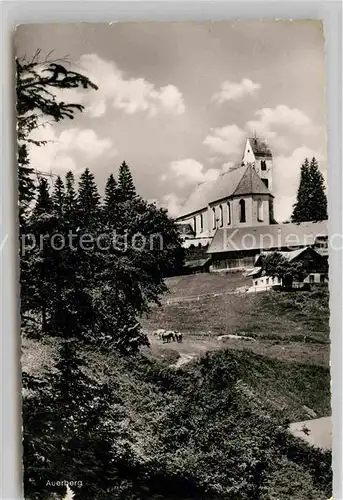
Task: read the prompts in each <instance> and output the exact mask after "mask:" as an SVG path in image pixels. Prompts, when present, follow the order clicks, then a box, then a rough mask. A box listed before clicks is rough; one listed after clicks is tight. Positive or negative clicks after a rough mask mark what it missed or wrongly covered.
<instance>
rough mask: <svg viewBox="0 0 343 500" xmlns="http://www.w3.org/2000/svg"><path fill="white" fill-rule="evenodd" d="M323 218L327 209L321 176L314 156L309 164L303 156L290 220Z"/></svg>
mask: <svg viewBox="0 0 343 500" xmlns="http://www.w3.org/2000/svg"><path fill="white" fill-rule="evenodd" d="M325 219H327V211H326V196H325V192H324V180H323V176H322V174H321V173H320V171H319V169H318V164H317V161H316V160H315V158H313V159H312V161H311V164H310V163H309V161H308V159H307V158H305V161H304V163H303V164H302V166H301V171H300V183H299V188H298V193H297V201H296V203H295V204H294V206H293V213H292V217H291V221H292V222H295V223H299V222H310V221H318V220H325Z"/></svg>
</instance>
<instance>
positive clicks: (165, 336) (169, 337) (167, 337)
mask: <svg viewBox="0 0 343 500" xmlns="http://www.w3.org/2000/svg"><path fill="white" fill-rule="evenodd" d="M174 335H175V334H174V332H173V331H172V330H168V331H167V332H166V331H164V332H163V333H162V341H163V343H164V344H165V343H166V342H167V343H169V342H172V341H173V340H174V338H175V337H174Z"/></svg>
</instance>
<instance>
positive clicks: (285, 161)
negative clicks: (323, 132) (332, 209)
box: [273, 146, 326, 222]
mask: <svg viewBox="0 0 343 500" xmlns="http://www.w3.org/2000/svg"><path fill="white" fill-rule="evenodd" d="M313 156H315V157H316V158H317V160H318V162H319V166H320V169H321V171H322V173H323V175H324V178H325V173H326V163H325V158H324V156H323V154H321V153H320V152H319V151H315V150H313V149H311V148H308V147H306V146H301V147H298V148H296V149H295V150H293V151H292V152H291V153H290V154H289V155H279V156H276V157H275V158H274V172H273V194H274V196H275V200H274V211H275V218H276V220H277V221H279V222H284V221H286V220H288V219H289V218H290V216H291V213H292V206H293V204H294V203H295V201H296V196H297V190H298V186H299V180H300V167H301V164H302V163H303V161H304V159H305V158H309V159H311V158H312V157H313Z"/></svg>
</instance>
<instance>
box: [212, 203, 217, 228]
mask: <svg viewBox="0 0 343 500" xmlns="http://www.w3.org/2000/svg"><path fill="white" fill-rule="evenodd" d="M212 216H213V229H215V228H216V227H217V219H216V209H215V207H213V208H212Z"/></svg>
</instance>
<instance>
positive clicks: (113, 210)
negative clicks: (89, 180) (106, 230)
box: [103, 174, 119, 228]
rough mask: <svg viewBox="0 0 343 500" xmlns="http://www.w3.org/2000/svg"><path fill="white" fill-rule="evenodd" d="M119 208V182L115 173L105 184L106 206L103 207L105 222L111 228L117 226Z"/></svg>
mask: <svg viewBox="0 0 343 500" xmlns="http://www.w3.org/2000/svg"><path fill="white" fill-rule="evenodd" d="M118 208H119V189H118V184H117V182H116V180H115V178H114V176H113V174H111V175H110V176H109V178H108V179H107V182H106V186H105V197H104V208H103V214H104V217H105V223H106V224H108V226H109V227H111V228H115V227H116V224H117V217H118Z"/></svg>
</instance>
